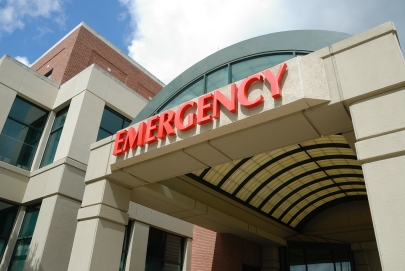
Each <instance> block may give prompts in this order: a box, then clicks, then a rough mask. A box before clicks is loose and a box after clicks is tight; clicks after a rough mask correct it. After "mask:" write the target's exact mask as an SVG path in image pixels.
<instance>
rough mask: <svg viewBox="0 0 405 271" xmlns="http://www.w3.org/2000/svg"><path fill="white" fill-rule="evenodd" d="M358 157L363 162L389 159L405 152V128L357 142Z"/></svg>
mask: <svg viewBox="0 0 405 271" xmlns="http://www.w3.org/2000/svg"><path fill="white" fill-rule="evenodd" d="M355 145H356V150H357V158H358V160H359V161H360V162H361V163H368V162H372V161H375V160H381V159H387V158H391V157H395V156H399V155H403V154H405V130H403V131H399V132H396V133H392V134H387V135H382V136H379V137H374V138H370V139H366V140H362V141H359V142H356V144H355Z"/></svg>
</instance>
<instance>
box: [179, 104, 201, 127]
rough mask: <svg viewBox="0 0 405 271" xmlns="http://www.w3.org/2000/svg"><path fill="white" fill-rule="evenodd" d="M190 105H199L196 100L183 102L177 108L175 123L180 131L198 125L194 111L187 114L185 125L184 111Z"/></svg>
mask: <svg viewBox="0 0 405 271" xmlns="http://www.w3.org/2000/svg"><path fill="white" fill-rule="evenodd" d="M190 107H197V104H196V103H195V102H187V103H184V104H182V105H181V106H180V107H179V109H178V110H177V113H176V116H175V117H174V124H175V125H176V128H177V129H179V130H180V131H187V130H190V129H191V128H193V127H194V126H195V125H196V122H197V116H196V115H195V114H194V113H191V114H189V115H188V116H187V125H183V119H184V113H185V112H186V111H187V109H189V108H190Z"/></svg>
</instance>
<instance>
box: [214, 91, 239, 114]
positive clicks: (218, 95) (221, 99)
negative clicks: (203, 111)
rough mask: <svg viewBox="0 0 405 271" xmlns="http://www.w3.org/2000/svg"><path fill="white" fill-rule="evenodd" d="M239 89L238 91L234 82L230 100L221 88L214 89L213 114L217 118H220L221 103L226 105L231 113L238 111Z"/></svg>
mask: <svg viewBox="0 0 405 271" xmlns="http://www.w3.org/2000/svg"><path fill="white" fill-rule="evenodd" d="M237 91H238V89H237V88H236V85H235V84H232V85H231V99H230V100H228V98H227V97H225V95H224V94H222V92H221V91H219V90H215V91H214V109H213V113H212V116H213V117H214V118H215V119H219V108H220V105H219V104H222V105H223V106H225V108H226V109H228V110H229V112H231V113H236V111H238V106H237V99H236V95H237Z"/></svg>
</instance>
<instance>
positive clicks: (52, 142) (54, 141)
mask: <svg viewBox="0 0 405 271" xmlns="http://www.w3.org/2000/svg"><path fill="white" fill-rule="evenodd" d="M68 110H69V107H66V108H64V109H62V110H60V111H59V112H58V113H57V114H56V117H55V120H54V122H53V125H52V130H51V133H50V135H49V138H48V143H47V144H46V148H45V152H44V155H43V156H42V161H41V165H40V167H44V166H46V165H49V164H51V163H52V162H53V159H54V158H55V154H56V149H57V148H58V145H59V140H60V136H61V134H62V130H63V125H64V124H65V121H66V116H67V113H68Z"/></svg>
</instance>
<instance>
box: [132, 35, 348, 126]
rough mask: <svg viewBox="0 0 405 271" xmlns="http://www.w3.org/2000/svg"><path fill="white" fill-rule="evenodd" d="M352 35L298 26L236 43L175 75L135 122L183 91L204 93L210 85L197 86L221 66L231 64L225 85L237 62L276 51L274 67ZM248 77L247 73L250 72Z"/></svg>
mask: <svg viewBox="0 0 405 271" xmlns="http://www.w3.org/2000/svg"><path fill="white" fill-rule="evenodd" d="M350 36H351V35H349V34H346V33H341V32H335V31H325V30H294V31H285V32H277V33H271V34H267V35H262V36H258V37H254V38H251V39H247V40H244V41H241V42H238V43H235V44H233V45H231V46H229V47H226V48H224V49H222V50H219V51H218V52H215V53H213V54H212V55H209V56H207V57H206V58H204V59H202V60H201V61H199V62H197V63H196V64H194V65H193V66H191V67H190V68H188V69H187V70H185V71H184V72H183V73H181V74H180V75H179V76H177V77H176V78H175V79H173V80H172V81H171V82H170V83H169V84H167V86H165V87H164V88H163V89H162V90H161V91H160V92H159V93H158V94H157V95H156V96H155V97H154V98H153V99H152V100H151V101H150V102H149V103H148V104H147V105H146V106H145V107H144V108H143V109H142V110H141V111H140V112H139V114H138V115H137V116H136V117H135V119H134V120H133V121H132V123H131V125H132V124H135V123H138V122H140V121H142V120H144V119H146V118H148V117H150V116H151V115H153V114H155V113H156V112H157V111H158V110H159V109H161V108H162V106H163V107H165V106H166V105H167V104H168V103H171V101H172V100H173V99H177V98H176V96H178V95H179V94H180V93H182V92H183V91H184V92H188V93H189V95H188V94H187V98H188V99H189V100H190V99H192V98H195V97H198V96H200V95H202V94H203V93H204V91H207V88H205V87H202V93H201V92H200V91H196V88H198V86H199V85H201V86H204V85H207V86H208V85H209V84H210V81H215V78H213V80H206V77H209V76H210V75H213V73H221V69H226V68H227V67H228V65H229V69H228V72H229V80H228V82H226V83H225V85H226V84H229V83H231V82H232V76H233V73H232V72H231V69H233V68H235V69H236V68H238V69H240V68H242V67H232V65H233V64H237V63H242V62H246V61H249V60H251V59H252V58H261V56H268V55H273V56H272V57H271V58H273V59H272V60H270V61H269V63H267V64H266V65H267V66H266V67H271V66H274V65H277V64H279V63H281V62H283V61H285V60H286V59H289V58H292V57H295V56H297V55H302V54H307V53H310V52H313V51H316V50H319V49H321V48H324V47H326V46H330V45H332V44H334V43H336V42H339V41H341V40H343V39H347V38H349V37H350ZM288 55H290V56H288ZM280 57H281V58H280ZM277 58H280V59H277ZM262 59H263V58H262ZM245 64H247V65H244V67H243V68H242V69H246V68H247V67H246V66H249V65H250V63H245ZM266 67H263V66H262V67H261V68H259V69H258V70H257V71H262V70H264V69H265V68H266ZM257 71H256V72H257ZM254 73H255V71H252V73H250V74H249V75H251V74H254ZM245 77H247V76H246V74H245ZM235 81H236V80H235ZM178 104H179V103H178ZM172 106H174V105H172ZM169 108H170V107H169Z"/></svg>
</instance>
